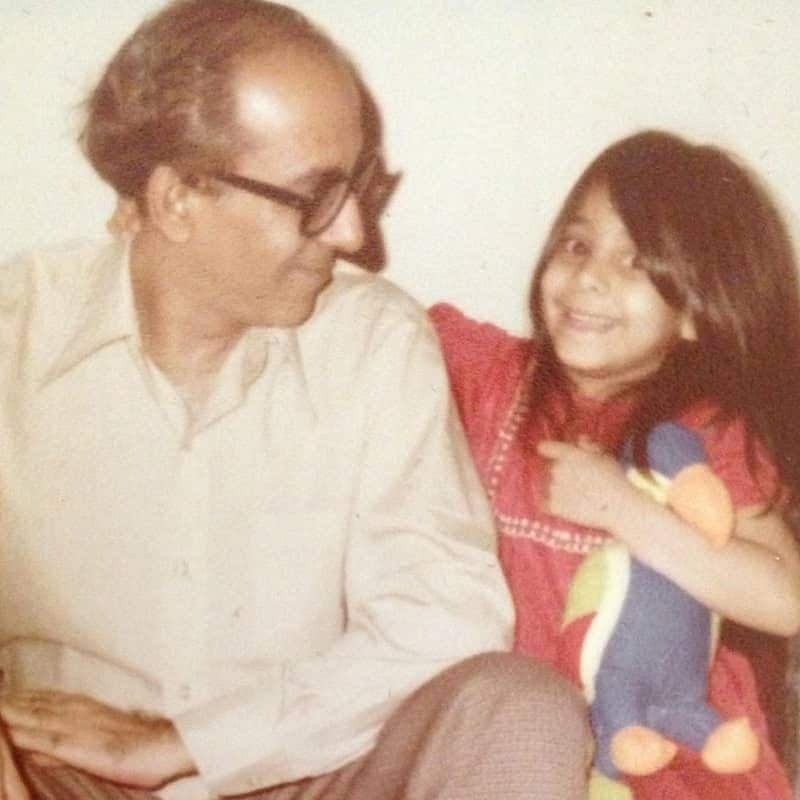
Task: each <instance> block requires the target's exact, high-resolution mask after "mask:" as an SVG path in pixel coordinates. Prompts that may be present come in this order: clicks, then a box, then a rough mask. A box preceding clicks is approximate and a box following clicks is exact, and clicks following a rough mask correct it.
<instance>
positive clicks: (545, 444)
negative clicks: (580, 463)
mask: <svg viewBox="0 0 800 800" xmlns="http://www.w3.org/2000/svg"><path fill="white" fill-rule="evenodd" d="M574 451H575V446H574V445H571V444H567V443H566V442H556V441H553V440H550V439H545V440H543V441H541V442H539V444H537V445H536V452H537V453H539V455H540V456H544V457H545V458H550V459H559V458H565V457H566V456H568V455H570V453H573V452H574Z"/></svg>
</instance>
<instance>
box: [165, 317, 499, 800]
mask: <svg viewBox="0 0 800 800" xmlns="http://www.w3.org/2000/svg"><path fill="white" fill-rule="evenodd" d="M386 365H391V366H390V368H387V366H386ZM352 393H353V395H354V396H364V397H366V398H367V402H366V403H365V404H364V409H365V410H364V412H363V413H364V416H363V420H362V422H363V426H362V427H363V439H362V441H361V445H360V446H361V459H360V480H359V486H358V489H357V492H356V502H355V504H354V510H353V514H352V520H351V527H350V532H349V543H348V548H347V556H346V561H345V564H344V565H343V569H344V585H345V591H344V595H345V596H344V598H343V599H342V600H341V602H343V603H344V604H345V606H346V619H347V623H346V629H345V631H344V633H343V635H342V636H341V637H340V638H339V639H338V640H337V641H335V643H334V644H333V646H331V647H330V648H329V649H327V650H326V651H325V652H323V653H321V654H320V655H319V656H318V657H316V658H311V659H307V660H302V661H294V662H284V663H281V664H275V665H273V666H272V667H270V668H267V669H265V670H264V674H263V676H262V685H261V686H259V687H255V688H248V689H245V690H242V691H240V692H238V693H236V694H234V695H228V696H225V697H223V698H220V699H218V700H216V701H214V702H212V703H210V704H208V705H205V706H203V707H199V708H196V709H192V710H190V711H188V712H186V713H184V714H181V715H180V716H179V717H178V718H177V719H176V720H175V723H176V725H177V728H178V730H179V731H180V733H181V736H182V737H183V739H184V741H185V742H186V744H187V747H188V748H189V750H190V752H191V753H192V755H193V757H194V758H195V761H196V764H197V766H198V769H199V771H200V774H201V776H202V777H203V778H204V780H205V782H206V783H207V784H208V785H209V786H210V787H211V789H212V790H213V791H214V792H216V793H218V794H239V793H244V792H252V791H254V790H255V789H259V788H262V787H267V786H272V785H275V784H280V783H284V782H289V781H295V780H298V779H301V778H304V777H308V776H311V775H316V774H322V773H325V772H329V771H331V770H333V769H336V768H338V767H340V766H342V765H344V764H346V763H349V762H350V761H352V760H353V759H355V758H357V757H359V756H361V755H363V754H364V753H365V752H366V751H368V750H369V749H370V748H371V747H372V745H373V744H374V742H375V739H376V736H377V734H378V732H379V730H380V728H381V726H382V724H383V723H384V722H385V720H386V719H387V718H388V716H389V715H390V714H391V713H392V712H393V711H394V709H395V708H396V707H397V705H398V704H399V703H400V702H401V701H402V700H403V699H404V698H406V697H407V696H408V695H409V694H410V693H411V692H412V691H413V690H414V689H416V688H417V687H419V686H420V685H421V684H422V683H424V682H425V681H427V680H429V679H430V678H431V677H433V676H434V675H435V674H437V673H438V672H440V671H441V670H442V669H444V668H445V667H447V666H449V665H451V664H453V663H455V662H457V661H459V660H461V659H463V658H465V657H468V656H470V655H472V654H476V653H479V652H482V651H489V650H498V649H508V648H509V647H510V644H511V634H512V629H513V606H512V603H511V600H510V596H509V593H508V590H507V588H506V584H505V581H504V578H503V575H502V572H501V569H500V567H499V564H498V561H497V558H496V554H495V547H496V542H495V535H494V530H493V525H492V521H491V519H492V518H491V513H490V509H489V507H488V503H487V501H486V498H485V495H484V492H483V489H482V487H481V485H480V483H479V481H478V478H477V476H476V473H475V470H474V467H473V465H472V462H471V459H470V457H469V454H468V451H467V447H466V443H465V440H464V436H463V432H462V430H461V427H460V423H459V422H458V419H457V415H456V414H455V412H454V407H453V404H452V401H451V397H450V392H449V390H448V383H447V377H446V374H445V369H444V365H443V363H442V359H441V355H440V351H439V348H438V344H437V341H436V337H435V335H434V333H433V330H432V327H431V325H430V323H429V322H428V320H427V318H426V317H425V316H424V314H422V313H421V312H420V313H419V314H417V315H416V316H411V315H408V316H407V317H405V318H404V319H403V321H402V322H401V323H400V324H391V325H383V326H380V325H378V326H376V330H375V331H374V332H373V334H372V336H371V344H370V348H369V352H368V353H367V356H366V357H365V358H364V359H363V368H362V369H360V370H359V373H358V375H357V377H356V383H355V385H354V386H353V387H352ZM354 406H355V404H354ZM334 602H339V600H338V599H337V600H335V601H334Z"/></svg>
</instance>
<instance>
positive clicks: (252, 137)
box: [192, 47, 363, 326]
mask: <svg viewBox="0 0 800 800" xmlns="http://www.w3.org/2000/svg"><path fill="white" fill-rule="evenodd" d="M234 92H235V99H236V104H237V115H238V122H239V126H240V128H241V130H242V132H243V133H244V136H245V140H246V142H247V144H246V146H245V147H244V149H243V152H242V155H241V156H240V157H239V159H238V161H237V163H236V164H235V165H234V169H233V171H235V172H236V173H237V174H238V175H243V176H246V177H248V178H252V179H255V180H257V181H263V182H266V183H270V184H273V185H275V186H279V187H282V188H285V189H288V190H290V191H292V192H295V193H297V194H300V195H312V194H313V193H314V190H315V189H316V188H317V186H318V185H319V184H320V181H321V180H324V179H325V178H326V177H328V176H330V175H331V174H337V173H339V174H344V175H349V174H350V173H351V172H352V170H353V168H354V166H355V164H356V162H357V160H358V157H359V155H360V152H361V148H362V142H363V135H362V124H361V104H360V99H359V93H358V90H357V88H356V85H355V83H354V81H353V79H352V77H351V75H350V74H349V73H348V71H347V70H346V69H345V68H344V67H342V66H341V65H339V64H336V63H335V62H332V60H331V59H329V58H328V57H324V56H322V55H320V54H318V53H316V52H314V51H311V50H310V49H308V48H296V47H286V48H283V49H282V52H280V53H274V54H271V55H270V56H269V57H267V58H263V57H262V58H255V59H251V60H250V61H249V62H248V63H246V64H245V65H243V67H242V68H241V70H240V72H239V73H238V75H237V77H236V79H235V85H234ZM300 221H301V213H300V211H298V210H297V209H294V208H291V207H287V206H285V205H282V204H280V203H278V202H276V201H273V200H268V199H265V198H263V197H258V196H255V195H253V194H250V193H248V192H246V191H244V190H242V189H237V188H233V187H228V186H224V185H223V184H220V193H219V194H218V195H216V196H206V197H205V198H204V199H203V201H202V207H201V211H200V214H199V216H198V223H199V224H198V225H197V227H196V229H195V234H194V242H195V243H196V245H197V247H196V249H195V252H196V253H197V254H198V259H197V264H196V268H193V269H194V273H193V278H192V282H193V284H194V287H193V289H192V291H193V292H194V293H196V295H197V297H196V299H197V301H198V303H197V305H198V308H206V309H208V310H209V311H211V312H212V313H214V314H216V315H219V316H222V317H223V318H225V319H227V321H228V322H230V323H232V324H234V325H243V326H250V325H276V326H291V325H299V324H300V323H302V322H304V321H305V320H306V319H307V318H308V317H309V315H310V314H311V312H312V311H313V308H314V303H315V301H316V298H317V296H318V295H319V293H320V291H321V290H322V289H323V288H324V287H325V286H326V285H327V284H328V283H329V281H330V279H331V273H332V270H333V265H334V262H335V260H336V256H337V253H352V252H356V251H357V250H359V249H360V248H361V246H362V244H363V230H362V223H361V217H360V212H359V209H358V205H357V202H356V200H355V198H354V197H353V196H352V195H351V196H349V197H348V198H347V200H346V202H345V204H344V206H343V207H342V209H341V211H340V212H339V214H338V216H337V217H336V218H335V219H334V221H333V222H332V223H331V225H330V226H329V227H328V228H326V229H325V230H324V231H322V232H321V233H319V234H317V235H316V236H314V237H310V238H309V237H306V236H304V235H303V234H302V233H301V232H300Z"/></svg>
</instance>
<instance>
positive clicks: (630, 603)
mask: <svg viewBox="0 0 800 800" xmlns="http://www.w3.org/2000/svg"><path fill="white" fill-rule="evenodd" d="M647 464H648V467H649V469H646V470H641V469H637V468H636V466H635V465H634V457H633V448H632V446H631V445H630V443H629V444H628V445H627V447H626V448H625V450H624V453H623V466H624V467H625V468H626V474H627V477H628V479H629V480H630V481H631V482H632V483H633V484H634V485H635V486H637V487H638V488H640V489H641V490H642V491H646V492H648V493H649V494H651V495H652V496H653V497H654V498H655V499H656V500H658V501H659V502H661V503H664V504H666V505H668V506H669V507H670V508H671V509H672V510H673V511H674V512H675V513H676V514H678V515H679V516H681V517H682V518H683V519H684V520H686V521H687V522H688V523H689V524H690V525H692V527H693V528H695V529H696V530H697V531H698V535H703V536H706V537H707V538H708V539H709V540H710V542H711V543H712V544H713V545H714V546H717V547H723V546H724V545H725V543H726V542H727V540H728V538H729V537H730V535H731V532H732V529H733V508H732V505H731V501H730V497H729V495H728V492H727V490H726V488H725V486H724V484H723V483H722V481H721V480H720V479H719V478H718V477H717V476H716V475H714V473H713V472H712V471H711V469H710V467H709V466H708V463H707V459H706V454H705V449H704V447H703V444H702V441H701V440H700V438H699V436H698V435H697V434H695V433H693V432H692V431H690V430H688V429H687V428H685V427H684V426H682V425H678V424H676V423H672V422H668V423H662V424H660V425H658V426H657V427H656V428H655V429H654V430H653V431H652V432H651V433H650V435H649V437H648V440H647ZM643 523H644V524H646V520H644V521H643ZM563 631H564V642H565V652H564V656H565V658H566V659H567V660H569V661H571V662H572V671H573V672H575V670H576V668H577V671H578V675H577V677H579V679H580V683H581V684H582V686H583V687H584V692H585V694H586V697H587V700H588V701H589V704H590V713H591V720H592V726H593V729H594V733H595V737H596V740H597V750H596V754H595V767H594V770H593V773H592V777H591V781H590V789H589V797H590V800H627V799H628V798H631V797H632V795H631V792H630V789H628V787H627V786H626V785H625V783H624V782H623V775H624V774H629V775H649V774H651V773H653V772H656V771H658V770H660V769H662V768H663V767H665V766H666V765H667V764H668V763H669V762H670V761H671V760H672V758H673V757H674V756H675V754H676V753H677V749H678V747H677V744H681V745H684V746H685V747H687V748H689V749H691V750H694V751H696V752H698V753H699V754H700V758H701V759H702V761H703V763H704V764H705V765H706V767H708V769H710V770H713V771H715V772H720V773H738V772H746V771H747V770H749V769H751V768H752V767H753V766H754V765H755V763H756V761H757V759H758V747H759V745H758V739H757V738H756V735H755V734H754V733H753V730H752V728H751V727H750V723H749V720H747V719H746V718H744V717H742V718H738V719H733V720H723V719H722V718H721V717H720V716H719V714H717V712H716V711H715V710H714V709H713V708H711V706H710V705H709V704H708V700H707V695H708V670H709V667H710V665H711V661H712V659H713V655H714V651H715V648H716V643H717V638H718V632H719V618H718V617H717V616H716V615H715V614H713V613H712V612H711V611H710V610H709V609H707V608H706V607H705V606H703V605H701V604H700V603H699V602H697V601H696V600H695V599H694V598H693V597H691V596H690V595H689V594H687V593H686V592H684V591H683V590H682V589H681V588H679V587H678V586H676V585H675V584H674V583H673V582H672V581H670V580H669V579H668V578H665V577H664V576H663V575H661V574H660V573H658V572H655V571H654V570H652V569H650V568H649V567H647V566H645V565H644V564H642V563H641V562H640V561H638V560H637V559H635V558H633V557H632V556H631V555H630V554H629V552H628V551H627V549H626V548H625V546H624V545H623V544H621V543H620V542H618V541H612V542H610V543H608V544H606V545H604V546H602V547H600V548H598V549H597V550H595V551H593V552H592V553H591V554H590V555H589V556H587V558H586V560H585V561H584V562H583V564H582V565H581V567H580V568H579V570H578V572H577V573H576V575H575V578H574V580H573V583H572V587H571V590H570V594H569V598H568V602H567V606H566V609H565V615H564V622H563Z"/></svg>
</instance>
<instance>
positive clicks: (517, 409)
mask: <svg viewBox="0 0 800 800" xmlns="http://www.w3.org/2000/svg"><path fill="white" fill-rule="evenodd" d="M431 317H432V319H433V321H434V323H435V325H436V327H437V330H438V333H439V337H440V339H441V342H442V347H443V350H444V354H445V360H446V362H447V367H448V371H449V374H450V380H451V383H452V388H453V393H454V395H455V398H456V402H457V404H458V408H459V411H460V413H461V418H462V420H463V422H464V427H465V430H466V433H467V438H468V440H469V443H470V447H471V449H472V453H473V456H474V458H475V461H476V464H477V466H478V470H479V472H480V474H481V477H482V480H483V482H484V486H485V487H486V489H487V491H488V493H489V496H490V498H491V501H492V506H493V508H494V512H495V518H496V522H497V527H498V531H499V534H500V535H499V553H500V559H501V561H502V564H503V568H504V569H505V572H506V576H507V578H508V582H509V585H510V587H511V592H512V594H513V596H514V602H515V605H516V610H517V627H516V636H515V648H516V650H517V651H519V652H522V653H525V654H527V655H530V656H534V657H536V658H539V659H542V660H543V661H546V662H548V663H551V664H554V665H557V657H558V646H559V636H560V628H561V617H562V613H563V610H564V605H565V602H566V597H567V593H568V591H569V586H570V583H571V581H572V578H573V576H574V573H575V570H576V569H577V567H578V565H579V564H580V562H581V561H582V559H583V557H584V556H585V555H586V553H588V552H589V551H591V550H592V549H593V548H595V547H597V546H598V545H599V544H602V543H603V542H604V541H606V539H607V538H608V535H607V534H606V533H605V532H603V531H598V530H592V529H588V528H584V527H581V526H578V525H574V524H572V523H570V522H567V521H565V520H562V519H560V518H557V517H553V516H550V515H548V514H545V513H543V512H542V511H540V510H539V509H540V506H541V499H542V496H543V491H544V490H545V480H546V474H547V473H546V469H545V464H544V460H543V459H541V458H540V457H539V456H537V454H536V453H535V447H534V446H532V443H533V444H534V445H535V443H536V442H537V441H540V440H542V439H545V438H554V431H553V423H552V422H551V421H549V418H548V417H547V415H543V414H541V413H540V414H538V415H537V414H536V410H535V409H534V410H533V414H531V409H530V407H529V387H530V385H531V375H532V371H533V370H534V369H535V366H536V353H535V350H534V347H533V344H532V343H531V342H530V341H529V340H526V339H520V338H516V337H513V336H510V335H509V334H507V333H505V332H504V331H502V330H500V329H499V328H496V327H494V326H493V325H489V324H480V323H477V322H474V321H473V320H470V319H468V318H467V317H465V316H464V315H463V314H461V313H460V312H459V311H458V310H457V309H455V308H453V307H451V306H446V305H438V306H435V307H434V308H433V309H432V310H431ZM574 402H575V408H574V410H573V414H574V416H573V424H571V425H570V436H569V438H570V439H576V438H577V436H578V435H580V434H585V435H587V436H589V437H590V438H591V439H592V440H593V441H595V442H598V443H600V444H602V445H604V446H605V447H607V448H609V449H611V450H614V449H616V447H617V446H618V445H619V443H620V439H621V437H622V436H623V433H624V430H623V429H624V425H625V421H626V419H627V417H628V414H629V412H630V404H629V403H628V402H624V401H619V402H618V401H613V402H601V401H596V400H590V399H586V398H580V397H577V398H575V399H574ZM562 405H563V403H562ZM549 411H550V415H551V417H555V418H558V415H559V414H560V415H561V420H562V421H563V419H564V418H565V416H566V409H565V408H559V407H558V404H556V405H553V404H552V403H551V404H550V408H549ZM710 411H711V409H710V406H706V407H704V408H698V409H696V410H695V411H694V412H693V413H692V414H688V415H686V417H684V418H683V419H682V420H681V421H682V422H683V423H684V424H686V425H688V426H689V427H693V428H695V429H700V428H701V427H702V423H703V420H704V419H707V418H708V416H709V414H710ZM559 424H560V423H559ZM704 436H705V444H706V449H707V451H708V457H709V460H710V462H711V464H712V466H713V468H714V470H715V471H716V472H717V474H718V475H720V477H721V478H722V479H723V480H724V481H725V483H726V485H727V486H728V489H729V491H730V492H731V495H732V498H733V501H734V505H736V506H738V507H744V506H748V505H754V504H757V503H759V502H761V501H762V500H763V497H764V490H765V489H767V490H768V489H769V485H770V483H772V485H774V480H775V476H774V470H772V469H770V468H769V465H762V467H763V469H762V472H763V476H762V479H761V481H760V484H761V485H760V486H757V485H756V484H755V482H754V481H753V480H752V479H751V477H750V476H749V473H748V471H747V469H746V467H745V461H744V439H743V431H742V427H741V425H737V424H731V425H728V426H725V428H724V429H722V430H716V431H714V432H713V433H707V432H704ZM710 697H711V702H712V704H713V705H714V706H715V707H716V708H717V709H718V710H719V712H720V713H721V714H722V715H723V716H724V717H734V716H740V715H742V714H746V715H748V717H749V718H750V720H751V721H752V723H753V726H754V728H755V729H756V730H757V732H758V734H759V736H760V738H761V740H762V753H761V756H760V759H759V763H758V765H757V767H756V768H755V769H754V770H753V771H752V772H750V773H748V774H745V775H736V776H725V775H717V774H714V773H711V772H709V771H708V770H707V769H706V768H705V766H704V765H703V764H702V763H701V762H700V760H699V759H698V758H697V756H696V755H695V754H693V753H689V752H688V751H683V750H682V751H681V752H679V754H678V756H677V757H676V759H675V760H674V761H673V762H672V764H670V765H669V766H668V767H667V768H665V769H664V770H662V771H661V772H659V773H656V774H655V775H651V776H648V777H646V778H636V779H633V778H632V779H630V780H629V785H630V786H631V787H632V788H633V790H634V795H635V797H636V800H706V798H714V800H791V799H792V791H791V789H790V787H789V783H788V781H787V779H786V777H785V775H784V772H783V768H782V767H781V765H780V763H779V761H778V759H777V757H776V755H775V753H774V751H773V749H772V748H771V746H770V744H769V741H768V736H767V727H766V722H765V720H764V715H763V713H762V711H761V709H760V707H759V704H758V699H757V694H756V685H755V681H754V678H753V673H752V670H751V668H750V665H749V663H748V662H747V660H746V659H745V658H744V657H743V656H741V655H740V654H738V653H736V652H733V651H731V650H729V649H727V648H725V647H724V646H723V647H720V649H719V651H718V653H717V656H716V659H715V662H714V665H713V668H712V670H711V674H710Z"/></svg>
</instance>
